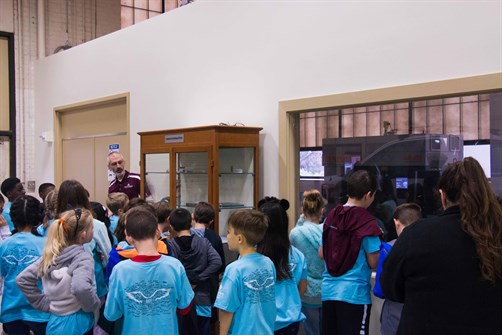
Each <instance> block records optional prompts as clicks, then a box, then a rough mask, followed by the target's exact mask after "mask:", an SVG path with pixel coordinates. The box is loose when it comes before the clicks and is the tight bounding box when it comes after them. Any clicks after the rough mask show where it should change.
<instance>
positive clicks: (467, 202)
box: [438, 157, 502, 284]
mask: <svg viewBox="0 0 502 335" xmlns="http://www.w3.org/2000/svg"><path fill="white" fill-rule="evenodd" d="M438 188H439V189H440V190H441V191H443V192H444V194H445V196H446V199H447V200H448V201H450V202H452V203H455V204H458V205H459V207H460V215H461V224H462V228H463V230H464V231H465V232H466V233H467V234H469V235H470V236H471V237H472V239H473V241H474V243H475V245H476V252H477V255H478V257H479V260H480V266H481V275H482V278H483V279H485V280H487V281H489V282H490V283H492V284H495V283H496V282H497V281H498V280H502V206H501V205H500V203H499V201H498V199H497V196H496V194H495V193H494V192H493V190H492V188H491V186H490V183H489V182H488V179H487V178H486V176H485V174H484V172H483V168H482V167H481V165H480V164H479V163H478V161H477V160H476V159H474V158H472V157H467V158H465V159H464V160H462V161H459V162H456V163H453V164H451V165H449V166H448V167H447V168H446V170H445V171H444V173H443V174H442V175H441V178H440V179H439V183H438Z"/></svg>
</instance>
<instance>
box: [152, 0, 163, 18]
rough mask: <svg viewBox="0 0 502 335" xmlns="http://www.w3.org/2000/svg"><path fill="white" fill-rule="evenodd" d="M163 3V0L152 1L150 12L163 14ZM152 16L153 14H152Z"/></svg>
mask: <svg viewBox="0 0 502 335" xmlns="http://www.w3.org/2000/svg"><path fill="white" fill-rule="evenodd" d="M162 1H163V0H150V4H149V5H150V8H149V9H150V10H151V11H155V12H161V11H162ZM150 16H151V13H150Z"/></svg>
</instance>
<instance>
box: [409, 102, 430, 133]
mask: <svg viewBox="0 0 502 335" xmlns="http://www.w3.org/2000/svg"><path fill="white" fill-rule="evenodd" d="M424 105H425V104H424ZM426 119H427V108H414V109H413V120H412V122H413V131H412V133H413V134H422V133H426V132H427V127H426V123H425V122H426Z"/></svg>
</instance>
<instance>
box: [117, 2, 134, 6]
mask: <svg viewBox="0 0 502 335" xmlns="http://www.w3.org/2000/svg"><path fill="white" fill-rule="evenodd" d="M133 3H134V1H133V0H120V4H121V5H122V6H129V7H133V5H134V4H133Z"/></svg>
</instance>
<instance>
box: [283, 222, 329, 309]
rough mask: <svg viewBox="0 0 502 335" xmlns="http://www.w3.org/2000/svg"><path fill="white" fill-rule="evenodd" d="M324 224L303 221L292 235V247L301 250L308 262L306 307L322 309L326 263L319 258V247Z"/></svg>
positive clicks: (303, 300) (304, 297)
mask: <svg viewBox="0 0 502 335" xmlns="http://www.w3.org/2000/svg"><path fill="white" fill-rule="evenodd" d="M322 227H323V225H322V224H316V223H313V222H310V221H305V220H304V221H303V222H302V224H301V225H299V226H298V225H297V226H296V227H295V228H293V230H291V233H290V236H289V238H290V240H291V245H294V246H295V247H297V248H298V250H300V252H301V253H303V255H304V256H305V260H306V261H307V291H306V292H305V294H304V295H303V297H302V302H303V305H304V306H306V307H312V308H314V307H316V308H319V307H321V283H322V274H323V272H324V261H323V260H322V259H320V258H319V252H318V251H319V247H320V246H321V240H322Z"/></svg>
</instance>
